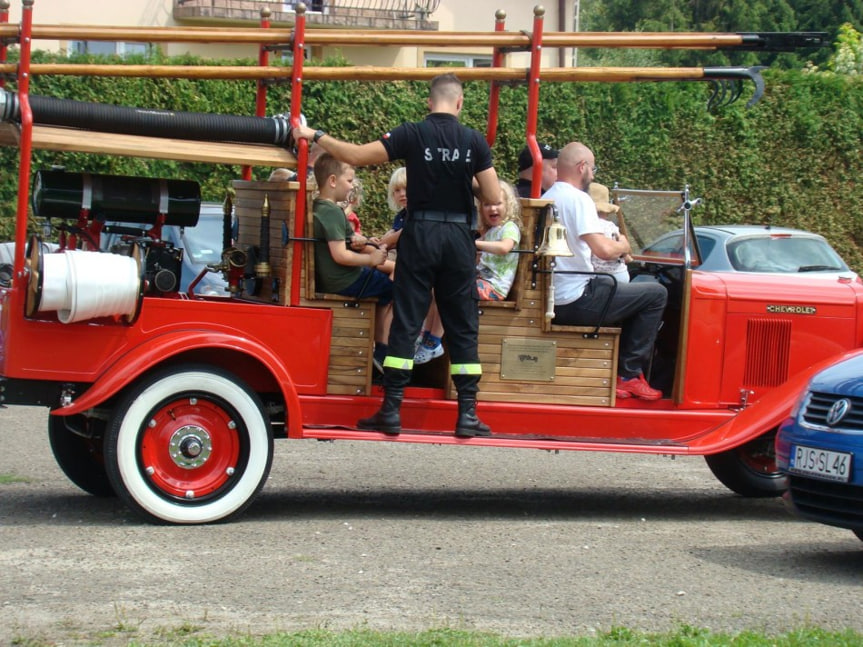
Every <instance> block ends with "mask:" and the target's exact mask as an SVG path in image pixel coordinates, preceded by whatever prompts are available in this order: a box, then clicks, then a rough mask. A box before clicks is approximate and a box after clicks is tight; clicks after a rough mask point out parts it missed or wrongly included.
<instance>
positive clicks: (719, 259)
mask: <svg viewBox="0 0 863 647" xmlns="http://www.w3.org/2000/svg"><path fill="white" fill-rule="evenodd" d="M695 238H696V240H697V243H698V249H697V250H690V255H691V258H692V259H693V266H695V267H697V269H699V270H702V271H707V272H759V273H778V274H796V273H799V272H806V273H808V274H819V275H822V274H823V275H827V276H830V277H835V276H837V275H843V276H848V277H854V276H855V274H854V272H852V271H851V270H850V269H849V268H848V266H847V265H846V264H845V261H843V260H842V258H841V257H840V256H839V254H837V253H836V251H835V250H834V249H833V248H832V247H831V246H830V243H828V242H827V240H825V238H824V237H823V236H819V235H818V234H814V233H812V232H808V231H802V230H800V229H790V228H788V227H771V226H762V225H700V226H697V227H695ZM638 256H639V257H640V260H641V261H646V260H649V259H651V258H652V257H656V258H657V259H659V258H668V259H682V258H683V230H682V229H676V230H674V231H670V232H668V233H667V234H664V235H662V236H660V237H659V238H657V239H656V240H654V241H653V242H651V243H650V244H649V245H647V246H645V247H644V249H642V250H641V251H640V252H638ZM695 259H700V263H698V264H696V262H695Z"/></svg>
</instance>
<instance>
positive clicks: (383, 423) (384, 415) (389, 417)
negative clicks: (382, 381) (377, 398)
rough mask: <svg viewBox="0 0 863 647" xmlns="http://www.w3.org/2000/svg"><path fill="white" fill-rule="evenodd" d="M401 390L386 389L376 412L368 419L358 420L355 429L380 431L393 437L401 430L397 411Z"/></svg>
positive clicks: (402, 391) (400, 400)
mask: <svg viewBox="0 0 863 647" xmlns="http://www.w3.org/2000/svg"><path fill="white" fill-rule="evenodd" d="M404 392H405V390H404V389H403V388H396V387H388V388H387V390H386V392H385V394H384V401H383V404H381V408H380V409H378V412H377V413H376V414H375V415H373V416H371V417H370V418H360V419H359V421H357V427H359V428H360V429H363V430H365V431H382V432H383V433H385V434H389V435H391V436H394V435H396V434H398V433H399V432H400V431H401V430H402V419H401V416H400V415H399V409H401V406H402V396H403V395H404Z"/></svg>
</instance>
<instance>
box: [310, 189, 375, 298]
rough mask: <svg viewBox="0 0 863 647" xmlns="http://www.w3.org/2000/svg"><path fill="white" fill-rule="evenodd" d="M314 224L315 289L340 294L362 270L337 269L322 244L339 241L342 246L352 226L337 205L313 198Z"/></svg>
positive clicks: (346, 267) (357, 268)
mask: <svg viewBox="0 0 863 647" xmlns="http://www.w3.org/2000/svg"><path fill="white" fill-rule="evenodd" d="M312 213H313V214H314V221H315V232H314V234H315V239H316V240H315V289H316V290H317V291H318V292H333V293H339V292H341V291H342V290H344V289H345V288H347V287H348V286H349V285H351V283H353V282H354V281H356V280H357V279H358V278H360V274H362V271H363V270H362V268H361V267H354V266H352V265H339V264H338V263H336V262H335V261H334V260H333V257H332V255H331V254H330V248H329V246H328V245H327V243H325V242H323V241H325V240H326V241H330V240H338V241H341V242H342V244H344V242H345V241H346V240H347V239H348V238H350V237H351V235H352V234H353V233H354V230H353V228H352V227H351V223H349V222H348V218H347V216H346V215H345V212H344V211H343V210H342V208H341V207H339V205H337V204H335V203H334V202H330V201H329V200H322V199H321V198H316V199H315V201H314V202H313V203H312Z"/></svg>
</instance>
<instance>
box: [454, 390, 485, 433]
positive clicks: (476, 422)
mask: <svg viewBox="0 0 863 647" xmlns="http://www.w3.org/2000/svg"><path fill="white" fill-rule="evenodd" d="M455 435H456V436H458V437H459V438H473V437H474V436H491V427H489V426H488V425H487V424H485V423H484V422H483V421H482V420H480V419H479V418H477V417H476V399H475V398H470V399H464V400H462V399H459V401H458V420H456V423H455Z"/></svg>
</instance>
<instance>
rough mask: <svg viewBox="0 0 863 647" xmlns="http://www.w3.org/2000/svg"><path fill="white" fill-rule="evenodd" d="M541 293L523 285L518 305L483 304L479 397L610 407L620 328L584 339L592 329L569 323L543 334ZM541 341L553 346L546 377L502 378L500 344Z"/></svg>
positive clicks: (612, 400)
mask: <svg viewBox="0 0 863 647" xmlns="http://www.w3.org/2000/svg"><path fill="white" fill-rule="evenodd" d="M541 297H542V291H541V290H540V289H537V288H529V289H525V290H524V292H523V293H522V303H521V309H520V310H518V311H513V310H510V309H504V308H484V309H481V315H480V334H479V355H480V361H481V363H482V370H483V376H482V381H481V382H480V392H479V399H480V400H481V401H489V402H495V401H497V402H507V401H516V400H518V401H528V402H536V403H549V404H580V405H592V406H613V405H614V395H615V390H614V385H615V376H616V374H617V369H616V367H617V352H618V339H619V335H620V331H619V329H617V328H603V329H602V331H601V332H600V333H599V335H598V337H597V338H592V337H585V336H584V333H585V332H591V331H592V330H593V329H592V328H585V327H581V326H568V327H566V330H561V331H553V332H544V331H543V324H544V317H545V308H544V306H543V301H542V298H541ZM523 340H542V341H543V342H551V343H550V344H549V345H553V347H554V371H553V378H552V379H550V380H532V379H529V378H523V377H521V378H519V379H515V380H513V379H506V377H505V376H504V375H503V374H502V371H501V369H502V364H503V353H504V352H505V350H504V349H505V342H508V343H513V342H516V343H517V342H519V341H523Z"/></svg>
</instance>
